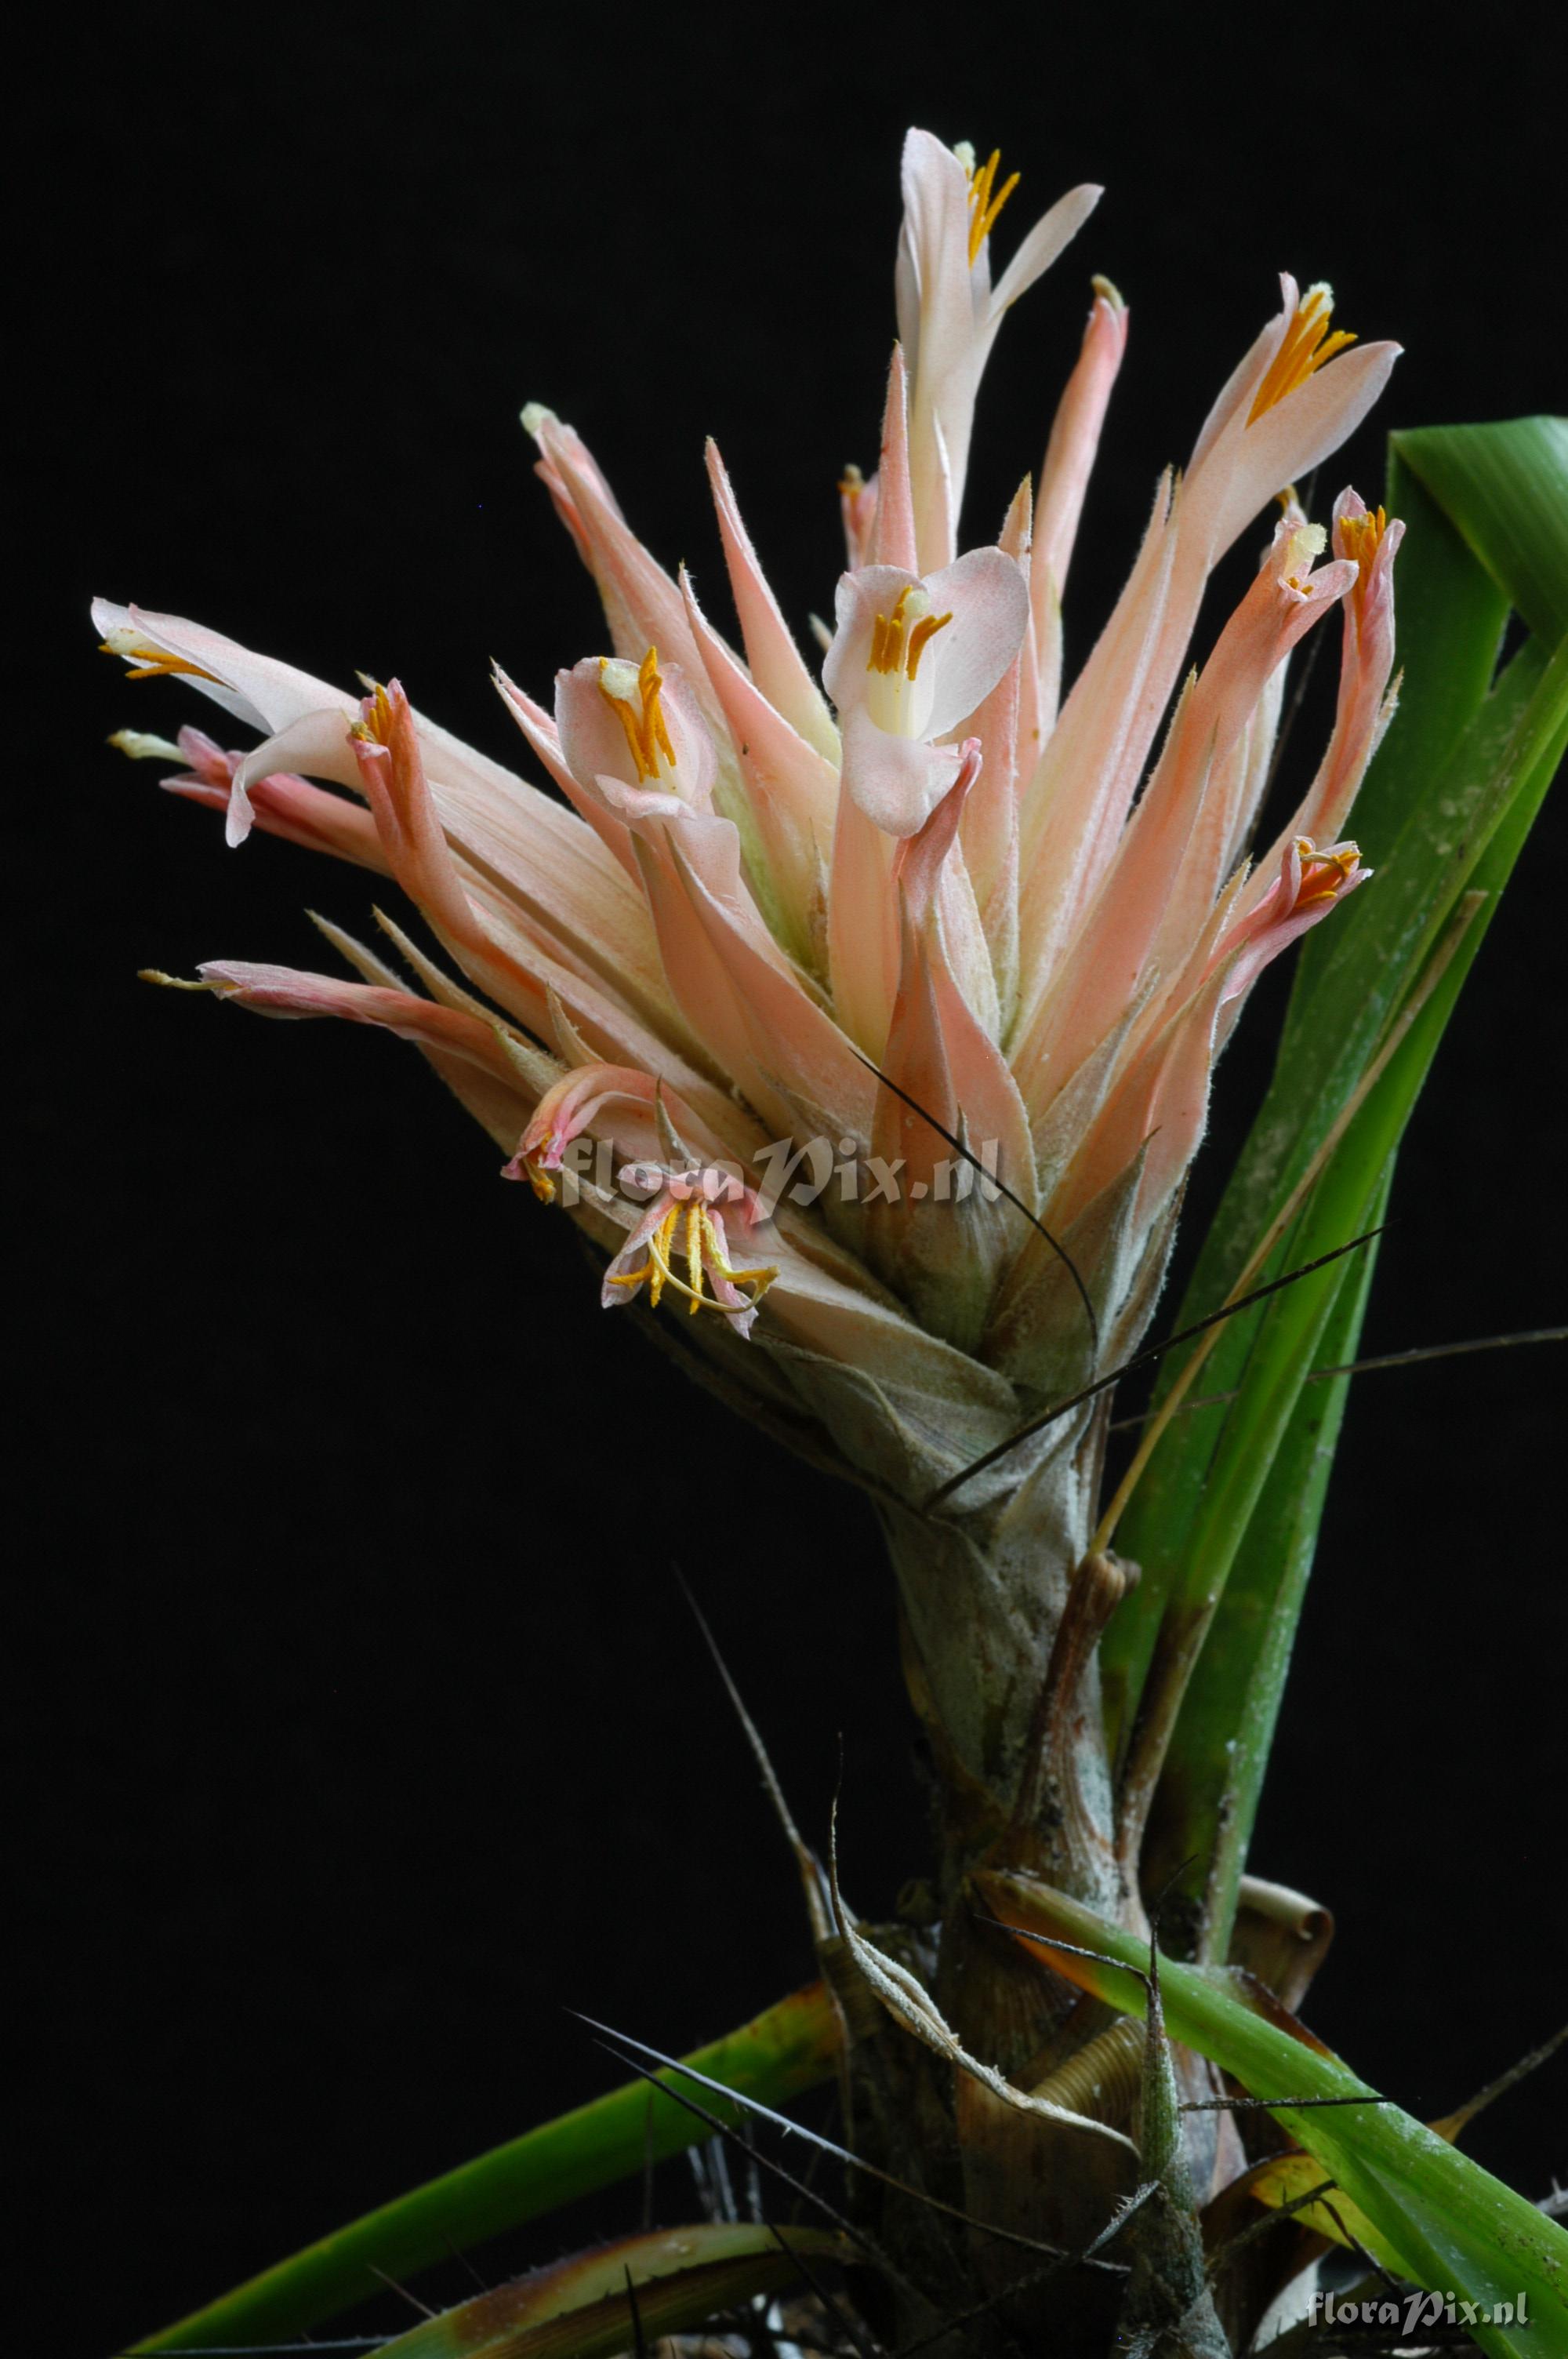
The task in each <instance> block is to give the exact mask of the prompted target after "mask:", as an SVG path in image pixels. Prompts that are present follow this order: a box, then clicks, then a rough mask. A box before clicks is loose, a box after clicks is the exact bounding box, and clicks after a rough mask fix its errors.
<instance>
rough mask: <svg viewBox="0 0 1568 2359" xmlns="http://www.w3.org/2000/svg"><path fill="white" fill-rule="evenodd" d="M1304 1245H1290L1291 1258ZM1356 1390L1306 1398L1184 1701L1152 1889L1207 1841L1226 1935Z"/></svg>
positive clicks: (1217, 1918) (1158, 1811)
mask: <svg viewBox="0 0 1568 2359" xmlns="http://www.w3.org/2000/svg"><path fill="white" fill-rule="evenodd" d="M1392 1177H1393V1174H1392V1169H1391V1159H1390V1168H1389V1169H1385V1171H1384V1174H1383V1179H1382V1181H1381V1185H1380V1187H1379V1191H1378V1194H1377V1196H1376V1198H1375V1199H1374V1201H1372V1203H1371V1204H1370V1205H1369V1206H1368V1214H1369V1224H1370V1225H1373V1226H1376V1225H1377V1224H1378V1223H1380V1222H1381V1220H1382V1218H1383V1214H1384V1212H1385V1210H1386V1208H1387V1203H1388V1195H1389V1187H1390V1181H1391V1180H1392ZM1297 1250H1298V1249H1297V1247H1296V1246H1295V1245H1294V1244H1292V1258H1293V1257H1294V1256H1295V1254H1296V1252H1297ZM1377 1252H1378V1249H1377V1245H1375V1244H1374V1245H1371V1246H1369V1247H1368V1250H1367V1251H1366V1252H1365V1253H1362V1254H1360V1255H1358V1256H1357V1257H1356V1259H1355V1260H1354V1262H1352V1263H1351V1264H1350V1265H1349V1266H1348V1268H1347V1269H1346V1272H1345V1274H1344V1277H1343V1279H1342V1282H1341V1283H1340V1284H1339V1285H1338V1287H1337V1288H1336V1289H1335V1297H1334V1300H1333V1303H1332V1306H1331V1308H1330V1310H1329V1312H1328V1315H1327V1318H1326V1319H1325V1322H1324V1325H1323V1329H1322V1333H1321V1337H1320V1340H1319V1343H1318V1346H1317V1351H1318V1355H1319V1356H1320V1358H1321V1360H1322V1362H1323V1364H1325V1366H1328V1367H1341V1366H1343V1365H1344V1364H1346V1362H1347V1361H1349V1360H1353V1359H1354V1358H1355V1356H1356V1351H1357V1343H1358V1342H1359V1339H1360V1334H1361V1321H1362V1319H1363V1317H1364V1315H1365V1312H1366V1308H1367V1298H1368V1294H1369V1292H1370V1291H1371V1284H1372V1273H1373V1270H1374V1269H1375V1268H1376V1266H1377ZM1349 1391H1350V1379H1349V1378H1348V1377H1347V1376H1337V1377H1336V1378H1335V1379H1334V1380H1333V1381H1332V1382H1331V1383H1327V1384H1323V1385H1314V1386H1310V1387H1303V1390H1302V1391H1301V1393H1300V1396H1299V1397H1298V1398H1297V1401H1296V1405H1295V1408H1294V1409H1293V1410H1292V1415H1291V1419H1290V1421H1289V1424H1288V1426H1287V1428H1286V1430H1285V1436H1284V1439H1283V1440H1282V1441H1281V1445H1280V1448H1279V1450H1278V1451H1277V1452H1276V1453H1275V1457H1274V1461H1273V1463H1272V1465H1271V1468H1270V1470H1269V1473H1268V1476H1267V1478H1266V1480H1265V1482H1264V1484H1263V1485H1262V1489H1261V1492H1260V1496H1259V1500H1258V1504H1257V1506H1256V1507H1255V1508H1254V1509H1253V1511H1252V1514H1251V1516H1250V1517H1249V1520H1248V1524H1247V1530H1246V1536H1245V1538H1243V1540H1242V1542H1241V1545H1240V1547H1239V1549H1238V1551H1237V1556H1236V1561H1235V1563H1234V1564H1233V1565H1232V1567H1231V1571H1230V1579H1229V1582H1228V1584H1227V1589H1226V1595H1225V1604H1224V1610H1223V1611H1222V1612H1221V1613H1220V1614H1217V1616H1216V1617H1215V1620H1214V1623H1213V1625H1212V1626H1211V1628H1210V1630H1209V1633H1208V1636H1207V1638H1206V1640H1205V1642H1204V1648H1203V1652H1202V1654H1201V1655H1200V1656H1199V1657H1198V1660H1197V1664H1196V1667H1195V1670H1194V1672H1193V1676H1192V1680H1191V1682H1190V1684H1189V1686H1188V1689H1187V1693H1186V1696H1185V1698H1184V1701H1183V1704H1182V1713H1181V1719H1180V1721H1179V1723H1178V1724H1177V1732H1176V1740H1175V1742H1174V1743H1173V1745H1172V1748H1171V1752H1170V1754H1169V1756H1167V1760H1166V1765H1165V1772H1164V1775H1163V1777H1162V1779H1161V1783H1160V1788H1159V1791H1158V1794H1157V1796H1156V1799H1155V1806H1154V1812H1153V1816H1152V1820H1151V1821H1150V1827H1149V1832H1148V1836H1147V1839H1146V1841H1145V1843H1144V1854H1143V1866H1144V1880H1145V1882H1146V1884H1147V1885H1148V1886H1150V1887H1151V1888H1153V1887H1156V1886H1162V1885H1164V1884H1165V1883H1166V1882H1167V1881H1168V1880H1169V1879H1170V1878H1172V1877H1173V1876H1175V1875H1176V1874H1177V1872H1178V1871H1179V1869H1180V1868H1181V1867H1182V1865H1183V1864H1184V1862H1185V1861H1186V1860H1188V1859H1189V1858H1191V1857H1192V1856H1193V1851H1192V1845H1193V1843H1194V1841H1195V1840H1200V1841H1201V1842H1202V1843H1203V1850H1202V1853H1201V1856H1202V1857H1203V1859H1204V1861H1205V1867H1206V1879H1207V1905H1208V1914H1209V1916H1210V1918H1211V1919H1212V1920H1213V1923H1214V1926H1215V1930H1216V1937H1218V1935H1219V1933H1220V1932H1221V1930H1223V1931H1224V1932H1225V1933H1226V1934H1227V1935H1228V1931H1229V1929H1230V1927H1231V1925H1232V1923H1233V1922H1234V1919H1235V1913H1236V1900H1237V1894H1238V1888H1239V1885H1240V1880H1241V1874H1242V1870H1243V1868H1244V1867H1245V1864H1246V1861H1247V1853H1248V1847H1249V1843H1250V1842H1251V1839H1252V1828H1253V1822H1254V1821H1255V1820H1256V1818H1257V1815H1258V1800H1259V1796H1260V1792H1261V1788H1262V1782H1263V1772H1264V1770H1265V1768H1266V1767H1267V1766H1268V1760H1269V1753H1270V1749H1271V1745H1272V1744H1273V1740H1274V1729H1275V1725H1276V1723H1277V1722H1278V1720H1279V1714H1280V1703H1281V1695H1282V1691H1283V1689H1284V1683H1285V1674H1286V1672H1287V1671H1288V1669H1289V1668H1290V1660H1291V1650H1292V1644H1293V1642H1294V1638H1295V1631H1296V1624H1297V1621H1298V1619H1299V1618H1300V1614H1301V1609H1302V1600H1303V1594H1304V1592H1305V1589H1306V1582H1307V1576H1308V1574H1309V1573H1310V1572H1311V1571H1312V1564H1313V1557H1314V1551H1315V1549H1316V1546H1317V1531H1318V1524H1319V1522H1320V1520H1321V1518H1322V1515H1323V1505H1324V1499H1325V1495H1326V1493H1327V1490H1328V1478H1329V1474H1330V1472H1331V1471H1332V1468H1333V1463H1334V1451H1335V1446H1336V1442H1337V1441H1338V1439H1339V1430H1340V1427H1341V1425H1342V1423H1343V1422H1344V1417H1345V1405H1346V1399H1347V1398H1348V1397H1349ZM1200 1829H1201V1831H1202V1832H1201V1836H1200V1835H1198V1834H1197V1833H1196V1831H1197V1830H1200Z"/></svg>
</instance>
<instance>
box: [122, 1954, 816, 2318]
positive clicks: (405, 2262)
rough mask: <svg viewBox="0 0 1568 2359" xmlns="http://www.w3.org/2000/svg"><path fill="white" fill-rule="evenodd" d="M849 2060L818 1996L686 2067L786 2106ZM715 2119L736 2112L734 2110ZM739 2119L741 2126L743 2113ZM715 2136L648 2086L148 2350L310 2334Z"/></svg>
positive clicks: (208, 2312) (545, 2133)
mask: <svg viewBox="0 0 1568 2359" xmlns="http://www.w3.org/2000/svg"><path fill="white" fill-rule="evenodd" d="M838 2055H839V2038H838V2015H837V2013H836V2011H835V2008H834V2005H833V2001H832V2000H831V1998H830V1997H829V1996H828V1995H827V1990H826V1989H825V1988H824V1986H823V1985H822V1984H820V1983H814V1984H811V1985H810V1986H809V1987H808V1988H806V1990H801V1991H795V1993H794V1994H793V1995H791V1996H790V1997H788V1998H786V1999H781V2000H780V2002H779V2003H778V2005H777V2006H771V2007H769V2008H768V2009H767V2010H766V2011H765V2012H764V2013H763V2014H762V2015H759V2016H754V2017H752V2021H751V2022H750V2023H745V2024H742V2025H741V2027H740V2029H739V2030H737V2031H731V2032H729V2033H727V2034H726V2036H725V2037H724V2038H722V2039H717V2040H714V2041H713V2042H712V2044H711V2045H710V2046H708V2047H707V2048H701V2049H697V2051H696V2052H695V2053H694V2054H693V2055H691V2056H689V2057H687V2058H686V2059H684V2061H686V2062H687V2063H690V2064H692V2065H694V2066H695V2067H696V2068H697V2071H701V2072H706V2073H708V2075H709V2076H710V2077H711V2078H712V2079H714V2080H716V2081H722V2082H724V2083H725V2085H726V2086H727V2087H729V2088H731V2089H736V2090H738V2091H740V2092H741V2093H742V2094H744V2095H747V2096H752V2097H758V2098H761V2099H762V2101H763V2102H764V2103H766V2104H781V2103H783V2102H784V2100H785V2099H787V2098H789V2097H792V2096H795V2095H798V2094H799V2093H800V2092H801V2091H802V2090H803V2089H810V2088H815V2087H816V2084H817V2083H818V2082H822V2081H826V2080H827V2079H829V2078H830V2077H831V2075H832V2074H833V2072H834V2071H835V2070H836V2069H837V2066H838ZM671 2077H672V2076H671V2075H669V2074H665V2073H661V2074H660V2075H659V2078H660V2079H661V2080H665V2079H669V2078H671ZM714 2110H715V2111H716V2112H720V2113H722V2112H725V2111H726V2109H725V2108H724V2106H723V2105H722V2104H716V2105H715V2108H714ZM728 2117H729V2118H730V2119H732V2120H733V2121H735V2122H737V2123H738V2122H739V2121H740V2120H741V2113H740V2110H739V2108H736V2109H733V2111H732V2112H731V2113H730V2114H729V2116H728ZM706 2136H708V2131H707V2130H706V2129H705V2128H704V2126H703V2125H702V2124H701V2123H700V2122H699V2121H697V2120H696V2119H694V2117H693V2116H692V2115H691V2114H688V2113H687V2112H686V2111H685V2110H684V2109H683V2108H682V2107H680V2106H678V2105H670V2104H664V2105H658V2104H654V2102H653V2095H652V2092H651V2091H650V2089H649V2086H648V2084H647V2082H645V2081H633V2082H627V2083H625V2084H624V2085H623V2086H622V2087H621V2088H618V2089H611V2091H610V2092H609V2093H608V2094H606V2095H605V2096H602V2097H596V2098H595V2099H594V2100H593V2101H592V2103H591V2104H586V2105H579V2107H578V2108H577V2109H576V2110H575V2112H572V2113H569V2114H561V2115H559V2116H558V2118H557V2119H556V2120H555V2121H552V2122H546V2123H544V2124H542V2125H540V2127H538V2128H537V2129H533V2130H529V2131H527V2132H525V2133H524V2136H521V2137H517V2138H513V2139H512V2140H510V2141H509V2143H508V2144H507V2145H505V2146H499V2147H494V2148H492V2151H491V2152H490V2153H489V2154H483V2155H481V2156H479V2157H478V2158H477V2159H476V2160H474V2161H472V2162H467V2163H463V2164H462V2165H460V2168H459V2169H456V2170H449V2171H447V2172H446V2173H445V2174H444V2175H443V2176H442V2177H441V2178H439V2179H433V2180H428V2181H427V2183H426V2185H425V2186H423V2187H416V2188H415V2189H414V2190H412V2191H411V2192H410V2193H409V2194H406V2195H401V2196H398V2197H397V2198H396V2199H395V2201H393V2202H390V2203H384V2204H382V2205H380V2206H379V2208H378V2209H377V2210H375V2211H374V2212H366V2213H365V2215H364V2216H363V2218H362V2219H359V2220H355V2221H353V2222H351V2223H350V2225H349V2226H347V2227H345V2228H340V2229H338V2230H337V2231H336V2232H335V2233H334V2234H331V2235H330V2236H323V2237H322V2238H321V2239H320V2241H319V2243H317V2244H314V2245H307V2246H306V2247H305V2249H304V2251H303V2252H299V2253H295V2254H293V2255H292V2256H290V2257H289V2258H288V2259H287V2260H285V2261H279V2262H277V2263H276V2265H275V2266H274V2267H272V2268H269V2269H265V2270H264V2271H263V2273H262V2274H261V2276H260V2277H252V2278H250V2279H249V2281H248V2282H247V2283H246V2284H244V2285H242V2286H239V2287H236V2288H235V2289H234V2291H233V2292H232V2293H228V2294H224V2295H223V2296H222V2297H221V2299H218V2300H217V2301H212V2302H209V2303H207V2304H206V2305H205V2307H204V2308H202V2309H201V2310H195V2311H193V2312H192V2313H191V2315H190V2316H189V2318H182V2319H180V2320H179V2321H178V2322H177V2323H176V2324H175V2325H173V2326H167V2327H164V2328H163V2329H161V2331H160V2332H157V2334H149V2335H147V2336H146V2338H145V2339H144V2341H142V2342H141V2343H137V2344H136V2345H135V2348H136V2350H138V2351H181V2350H186V2349H189V2348H190V2347H191V2346H193V2345H201V2344H209V2345H211V2344H215V2343H259V2342H265V2341H266V2340H267V2339H269V2338H271V2339H273V2340H276V2339H277V2338H278V2337H279V2336H283V2335H292V2334H297V2333H298V2332H300V2330H301V2329H302V2328H305V2327H308V2326H314V2325H315V2324H317V2323H318V2321H320V2320H321V2319H324V2318H331V2317H334V2316H335V2315H336V2314H337V2313H338V2312H339V2311H340V2310H349V2309H351V2308H352V2306H353V2305H354V2303H356V2302H360V2301H363V2300H365V2299H367V2298H368V2297H369V2296H370V2295H372V2294H373V2293H374V2292H375V2291H376V2290H377V2288H378V2285H379V2283H380V2279H379V2278H378V2277H377V2275H376V2272H377V2271H378V2270H379V2271H382V2272H384V2274H385V2275H386V2276H388V2277H407V2276H409V2275H410V2274H411V2273H412V2272H414V2271H415V2270H417V2269H422V2268H427V2267H429V2266H430V2264H431V2263H432V2262H435V2261H442V2260H446V2259H448V2258H449V2256H450V2255H451V2254H452V2253H453V2252H463V2251H466V2250H467V2249H468V2247H469V2246H470V2245H478V2244H482V2243H483V2241H484V2239H485V2238H486V2237H487V2236H495V2235H499V2234H501V2233H502V2231H503V2229H507V2228H514V2227H516V2226H517V2225H518V2224H519V2223H521V2222H523V2221H524V2220H533V2219H535V2218H537V2217H538V2215H539V2214H540V2213H541V2212H550V2211H554V2210H555V2208H556V2207H557V2205H558V2204H562V2203H569V2202H571V2201H574V2199H575V2198H576V2197H578V2196H579V2195H588V2194H591V2193H592V2192H593V2190H595V2189H596V2188H600V2187H608V2186H611V2184H612V2183H613V2182H614V2181H615V2180H618V2179H626V2178H629V2177H630V2176H631V2175H632V2174H633V2172H634V2171H638V2170H641V2169H643V2164H644V2162H645V2160H646V2159H647V2158H650V2157H652V2158H653V2159H654V2160H655V2161H657V2160H658V2159H660V2158H662V2157H664V2156H665V2155H670V2154H678V2153H679V2152H680V2151H681V2150H682V2148H683V2147H688V2146H692V2145H695V2144H696V2143H697V2141H698V2140H699V2139H701V2138H703V2137H706ZM619 2347H621V2348H624V2347H625V2346H624V2345H621V2346H619Z"/></svg>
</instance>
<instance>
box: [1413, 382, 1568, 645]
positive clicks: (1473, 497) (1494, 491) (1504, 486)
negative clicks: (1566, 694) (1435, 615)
mask: <svg viewBox="0 0 1568 2359" xmlns="http://www.w3.org/2000/svg"><path fill="white" fill-rule="evenodd" d="M1390 442H1391V444H1392V447H1393V450H1394V452H1395V455H1396V456H1397V458H1398V460H1399V462H1400V465H1401V466H1402V467H1405V468H1408V469H1409V471H1410V473H1411V474H1412V475H1414V476H1416V477H1417V478H1418V479H1419V481H1420V482H1421V483H1422V485H1423V486H1424V488H1425V489H1426V491H1427V493H1428V494H1429V495H1430V496H1431V497H1432V499H1433V501H1434V502H1435V503H1436V505H1437V506H1439V507H1440V508H1442V510H1443V512H1444V515H1445V516H1448V517H1449V519H1450V520H1451V522H1452V523H1453V524H1454V526H1455V527H1456V528H1457V529H1458V531H1459V532H1461V533H1462V534H1463V536H1464V538H1465V542H1466V544H1467V545H1468V547H1469V548H1470V549H1472V550H1473V551H1474V552H1475V554H1476V557H1477V558H1478V559H1479V560H1480V561H1481V563H1482V564H1483V565H1484V566H1485V567H1486V569H1487V572H1488V573H1489V574H1490V575H1491V577H1492V580H1493V581H1494V582H1496V583H1497V585H1498V589H1499V590H1500V591H1501V592H1502V593H1503V595H1504V597H1505V598H1506V599H1507V600H1508V602H1509V605H1511V606H1513V607H1514V608H1516V609H1517V611H1518V612H1519V614H1521V615H1522V616H1523V617H1524V620H1525V621H1526V623H1528V624H1529V625H1530V629H1531V630H1532V631H1534V632H1536V633H1537V634H1538V635H1539V636H1540V637H1541V639H1543V640H1544V642H1545V644H1546V645H1547V646H1548V647H1555V646H1556V645H1557V643H1558V641H1559V640H1560V639H1561V638H1563V636H1564V635H1568V536H1565V535H1564V532H1563V509H1564V507H1565V506H1568V419H1563V418H1516V419H1512V420H1511V421H1510V422H1509V424H1507V425H1503V426H1425V427H1421V428H1418V429H1416V430H1414V431H1413V432H1410V433H1404V434H1395V435H1392V436H1390Z"/></svg>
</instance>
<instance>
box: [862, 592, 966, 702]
mask: <svg viewBox="0 0 1568 2359" xmlns="http://www.w3.org/2000/svg"><path fill="white" fill-rule="evenodd" d="M921 595H922V597H924V595H925V592H921ZM913 596H914V587H913V584H911V583H908V582H906V583H905V584H904V586H903V589H902V590H901V591H900V592H899V593H898V603H897V604H896V605H895V606H894V608H893V610H892V614H879V615H878V616H877V618H876V620H875V622H874V623H873V624H872V625H871V656H870V658H868V660H867V664H866V669H867V670H868V671H881V672H894V671H902V672H903V674H904V675H905V677H906V678H907V679H914V676H915V673H916V672H917V671H918V670H919V669H920V658H921V657H922V656H923V655H924V653H925V649H926V647H927V646H928V645H929V644H930V642H931V641H932V640H933V639H934V638H935V636H936V634H937V632H938V631H945V630H946V627H947V625H948V624H949V623H950V622H951V621H952V619H953V617H952V615H951V614H921V615H920V616H918V617H917V619H916V620H915V621H914V622H913V623H912V622H911V621H910V619H909V614H908V607H909V602H910V599H911V598H912V597H913Z"/></svg>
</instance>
